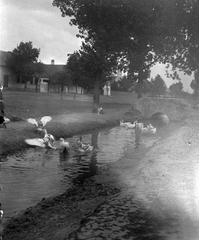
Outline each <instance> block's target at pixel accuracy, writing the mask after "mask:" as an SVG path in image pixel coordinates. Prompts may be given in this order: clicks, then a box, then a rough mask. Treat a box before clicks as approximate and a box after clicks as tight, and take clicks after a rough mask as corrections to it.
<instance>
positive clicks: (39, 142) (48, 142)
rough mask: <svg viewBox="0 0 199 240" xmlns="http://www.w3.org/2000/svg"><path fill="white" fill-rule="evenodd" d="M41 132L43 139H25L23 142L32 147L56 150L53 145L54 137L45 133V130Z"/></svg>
mask: <svg viewBox="0 0 199 240" xmlns="http://www.w3.org/2000/svg"><path fill="white" fill-rule="evenodd" d="M43 131H44V133H45V135H44V138H33V139H25V142H26V143H27V144H29V145H32V146H38V147H43V148H47V149H48V148H50V149H56V147H55V146H54V145H53V143H54V142H55V138H54V136H53V135H52V134H49V133H47V131H46V129H44V130H43Z"/></svg>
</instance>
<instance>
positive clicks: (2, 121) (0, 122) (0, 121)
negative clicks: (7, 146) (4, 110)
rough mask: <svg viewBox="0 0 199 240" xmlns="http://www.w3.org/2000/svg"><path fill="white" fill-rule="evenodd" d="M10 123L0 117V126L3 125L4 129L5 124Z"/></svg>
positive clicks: (5, 118)
mask: <svg viewBox="0 0 199 240" xmlns="http://www.w3.org/2000/svg"><path fill="white" fill-rule="evenodd" d="M9 122H10V119H9V118H7V117H3V116H0V124H2V125H3V127H4V128H6V127H7V126H6V124H7V123H9Z"/></svg>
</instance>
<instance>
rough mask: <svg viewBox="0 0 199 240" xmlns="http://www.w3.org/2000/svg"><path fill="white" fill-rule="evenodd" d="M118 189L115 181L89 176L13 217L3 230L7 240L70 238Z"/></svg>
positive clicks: (4, 238) (60, 239) (4, 237)
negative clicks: (82, 222) (100, 181)
mask: <svg viewBox="0 0 199 240" xmlns="http://www.w3.org/2000/svg"><path fill="white" fill-rule="evenodd" d="M99 174H100V173H99ZM118 192H119V188H117V187H116V186H115V185H112V184H108V183H97V182H96V181H94V179H92V178H91V179H87V180H86V181H85V182H84V183H83V185H81V186H78V187H76V188H74V189H69V190H68V191H67V192H66V193H64V194H62V195H59V196H57V197H55V198H48V199H42V201H41V202H40V203H38V204H37V205H36V206H34V207H30V208H28V209H27V210H26V211H24V212H23V213H21V214H20V215H19V216H18V217H17V218H13V219H11V220H10V221H9V223H7V226H6V229H5V230H4V231H3V234H2V236H3V240H11V239H14V240H21V239H23V240H39V239H40V240H41V239H59V240H62V239H66V238H67V237H68V236H69V234H70V233H71V232H73V231H75V230H76V229H77V228H78V227H79V226H80V225H81V220H82V219H84V218H86V217H87V216H89V215H91V214H92V213H93V212H94V210H95V209H96V208H97V206H99V205H100V204H102V203H103V202H105V201H106V200H107V199H108V198H109V197H110V196H112V195H113V194H116V193H118Z"/></svg>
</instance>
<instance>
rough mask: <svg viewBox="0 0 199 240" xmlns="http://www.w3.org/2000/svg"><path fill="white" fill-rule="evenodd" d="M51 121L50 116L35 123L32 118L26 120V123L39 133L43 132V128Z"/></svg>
mask: <svg viewBox="0 0 199 240" xmlns="http://www.w3.org/2000/svg"><path fill="white" fill-rule="evenodd" d="M51 120H52V117H50V116H44V117H42V118H41V119H40V121H37V120H36V119H34V118H28V119H27V121H28V122H29V123H31V124H33V125H34V126H35V127H36V131H38V132H41V131H43V128H44V127H45V126H46V124H47V123H48V122H50V121H51Z"/></svg>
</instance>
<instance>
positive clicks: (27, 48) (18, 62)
mask: <svg viewBox="0 0 199 240" xmlns="http://www.w3.org/2000/svg"><path fill="white" fill-rule="evenodd" d="M39 54H40V49H37V48H34V47H33V45H32V42H20V44H19V45H18V46H17V47H16V48H15V49H14V50H13V51H12V54H11V56H10V57H9V59H8V60H7V65H8V66H9V67H10V69H11V70H12V71H13V72H15V73H16V74H17V75H18V76H19V77H20V81H21V82H24V83H25V86H26V82H27V81H28V80H30V79H31V78H32V77H33V76H34V74H35V71H38V72H41V71H42V64H40V63H38V64H37V65H34V64H36V63H37V59H38V57H39Z"/></svg>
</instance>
